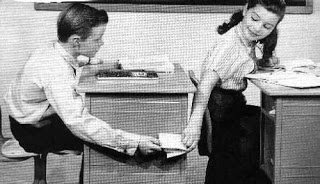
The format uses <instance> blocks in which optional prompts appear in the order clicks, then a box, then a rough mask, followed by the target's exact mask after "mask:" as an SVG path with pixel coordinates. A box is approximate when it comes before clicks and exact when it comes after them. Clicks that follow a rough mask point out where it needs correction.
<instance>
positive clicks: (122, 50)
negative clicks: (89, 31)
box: [0, 0, 320, 135]
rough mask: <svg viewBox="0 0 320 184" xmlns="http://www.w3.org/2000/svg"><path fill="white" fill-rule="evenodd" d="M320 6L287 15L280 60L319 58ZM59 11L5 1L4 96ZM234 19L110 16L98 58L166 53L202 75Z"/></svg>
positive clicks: (0, 4) (52, 33)
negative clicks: (223, 27) (221, 30)
mask: <svg viewBox="0 0 320 184" xmlns="http://www.w3.org/2000/svg"><path fill="white" fill-rule="evenodd" d="M319 11H320V2H319V1H314V13H313V14H307V15H301V14H299V15H292V14H288V15H286V17H285V19H284V20H283V22H282V23H281V24H280V27H279V29H280V39H279V44H278V47H277V55H278V56H279V57H280V59H281V60H290V59H295V58H301V57H303V58H310V59H312V60H314V61H315V62H318V61H319V59H318V58H320V52H318V50H319V48H320V42H319V40H320V32H319V30H318V27H319V26H320V21H319V18H320V16H319V15H320V13H319ZM58 13H59V12H57V11H35V10H34V7H33V3H28V2H16V1H12V0H2V1H1V0H0V21H1V22H0V32H1V37H0V43H1V44H0V56H1V57H0V68H1V70H0V83H1V85H2V87H1V89H0V96H1V97H2V96H3V94H4V92H5V90H6V88H7V87H8V84H9V83H10V81H11V80H13V78H14V76H15V74H16V72H17V71H18V70H19V69H20V68H21V66H22V65H23V63H24V61H25V60H26V58H27V57H28V54H29V53H30V52H31V51H32V50H33V49H34V48H36V47H38V46H40V45H41V44H43V43H46V42H47V41H49V40H52V39H55V37H56V30H55V26H56V25H55V24H56V17H57V15H58ZM229 16H230V14H222V13H220V14H219V13H215V14H198V13H181V14H177V13H130V12H126V13H125V12H109V17H110V22H109V24H108V26H107V30H106V33H105V36H104V39H105V45H104V46H103V48H102V49H101V50H100V52H99V53H98V56H99V57H101V58H102V59H104V60H116V59H118V58H121V57H142V56H147V55H155V54H167V55H168V56H169V58H170V60H171V61H172V62H177V63H180V64H181V65H182V66H183V67H184V68H185V70H190V69H191V70H194V71H195V72H196V74H197V75H198V74H199V66H200V63H201V61H202V60H203V59H204V57H205V55H206V51H207V50H208V48H209V47H210V45H211V40H212V38H214V36H215V34H216V33H215V28H216V26H217V25H219V24H220V23H222V22H223V21H224V20H227V19H229ZM245 94H246V97H247V99H248V102H249V103H250V104H254V105H258V104H259V91H258V90H257V89H256V88H255V87H253V86H251V85H250V86H249V88H248V90H246V92H245ZM0 105H1V107H2V111H3V123H4V125H3V126H4V127H5V131H3V132H4V134H5V135H10V133H8V132H9V131H8V120H7V112H6V108H5V107H4V104H3V100H2V98H1V101H0Z"/></svg>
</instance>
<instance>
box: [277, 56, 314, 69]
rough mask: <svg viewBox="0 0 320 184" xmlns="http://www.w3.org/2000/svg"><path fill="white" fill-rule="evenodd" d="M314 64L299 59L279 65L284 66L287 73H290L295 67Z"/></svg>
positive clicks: (308, 60) (307, 60)
mask: <svg viewBox="0 0 320 184" xmlns="http://www.w3.org/2000/svg"><path fill="white" fill-rule="evenodd" d="M314 64H315V63H314V62H313V61H312V60H311V59H306V58H300V59H292V60H284V61H280V65H282V66H284V68H285V69H286V70H287V71H292V70H293V69H294V68H296V67H301V66H308V65H314Z"/></svg>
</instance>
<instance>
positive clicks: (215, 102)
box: [182, 0, 286, 184]
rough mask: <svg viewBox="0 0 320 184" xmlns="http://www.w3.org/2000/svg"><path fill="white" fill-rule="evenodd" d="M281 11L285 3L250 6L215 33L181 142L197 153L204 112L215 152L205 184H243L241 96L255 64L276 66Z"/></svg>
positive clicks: (263, 1)
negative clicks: (207, 113) (257, 51)
mask: <svg viewBox="0 0 320 184" xmlns="http://www.w3.org/2000/svg"><path fill="white" fill-rule="evenodd" d="M285 7H286V4H285V2H284V0H248V1H247V4H246V5H245V6H244V9H243V10H242V11H239V12H236V13H235V14H233V15H232V17H231V19H230V21H229V22H228V23H224V24H222V25H221V26H219V27H218V30H217V31H218V33H219V34H220V35H219V36H218V38H217V40H216V41H215V42H214V46H213V47H212V49H211V50H210V51H209V53H208V55H207V57H206V59H205V61H204V64H203V67H202V73H201V80H200V84H199V86H198V91H197V92H196V94H195V99H194V107H193V111H192V114H191V117H190V120H189V123H188V126H187V128H186V129H185V130H184V132H183V138H182V142H183V143H184V144H185V145H186V146H187V147H188V148H189V151H191V150H192V149H194V148H195V147H196V145H197V143H198V141H199V138H200V132H201V125H202V118H203V115H204V111H205V109H206V107H208V109H209V111H210V116H211V119H212V126H213V133H212V140H213V141H212V150H213V151H212V153H211V154H210V155H209V161H208V165H207V170H206V181H205V183H206V184H216V183H225V184H241V183H246V184H247V182H245V181H244V177H245V174H244V173H243V171H242V167H243V166H244V164H242V163H241V162H243V161H242V160H241V155H240V135H241V129H240V125H239V119H240V117H241V114H242V110H243V109H244V107H245V104H246V100H245V98H244V96H243V94H242V91H244V90H245V89H246V87H247V81H246V79H245V75H246V74H248V73H251V72H255V70H256V69H257V66H258V65H257V64H259V65H267V66H269V65H273V64H274V63H276V62H277V59H275V57H273V55H272V54H273V51H274V49H275V47H276V44H277V25H278V24H279V22H280V21H281V20H282V19H283V17H284V14H285ZM257 43H259V45H261V46H262V47H263V48H262V58H261V59H260V60H259V61H258V59H257V58H256V56H255V47H256V46H257ZM208 102H209V103H208Z"/></svg>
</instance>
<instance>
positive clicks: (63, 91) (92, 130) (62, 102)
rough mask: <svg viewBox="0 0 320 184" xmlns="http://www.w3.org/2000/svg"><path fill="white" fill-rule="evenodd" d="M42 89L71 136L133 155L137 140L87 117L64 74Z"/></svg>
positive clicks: (47, 83)
mask: <svg viewBox="0 0 320 184" xmlns="http://www.w3.org/2000/svg"><path fill="white" fill-rule="evenodd" d="M49 76H50V75H49ZM44 86H45V87H44V91H45V94H46V96H47V99H48V101H49V103H50V104H51V106H52V107H53V108H54V110H55V111H56V112H57V114H58V115H59V116H60V117H61V119H62V120H63V122H64V123H65V124H66V126H67V127H68V128H69V129H70V131H71V132H72V133H73V134H74V135H76V136H77V137H79V138H81V139H82V140H84V141H87V142H90V143H93V144H98V145H100V146H103V147H108V148H111V149H114V150H117V151H119V152H123V153H126V154H128V155H133V154H134V153H135V151H136V149H137V147H138V144H139V140H140V136H139V135H137V134H133V133H129V132H125V131H122V130H119V129H113V128H112V127H111V126H110V125H109V124H108V123H107V122H105V121H102V120H100V119H99V118H97V117H94V116H92V115H91V114H89V112H88V111H87V109H86V107H85V103H84V102H83V98H82V96H81V95H80V94H78V93H77V92H76V90H75V80H74V79H73V78H72V77H70V76H69V75H67V74H65V75H64V74H62V75H55V76H54V77H52V76H51V77H50V78H47V79H46V84H45V85H44Z"/></svg>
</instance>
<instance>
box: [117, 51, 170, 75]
mask: <svg viewBox="0 0 320 184" xmlns="http://www.w3.org/2000/svg"><path fill="white" fill-rule="evenodd" d="M119 64H120V65H121V67H122V68H123V69H124V70H139V69H142V70H149V71H155V72H165V73H172V72H174V65H173V63H171V62H170V61H169V57H168V56H167V55H153V56H147V57H143V58H122V59H119Z"/></svg>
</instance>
